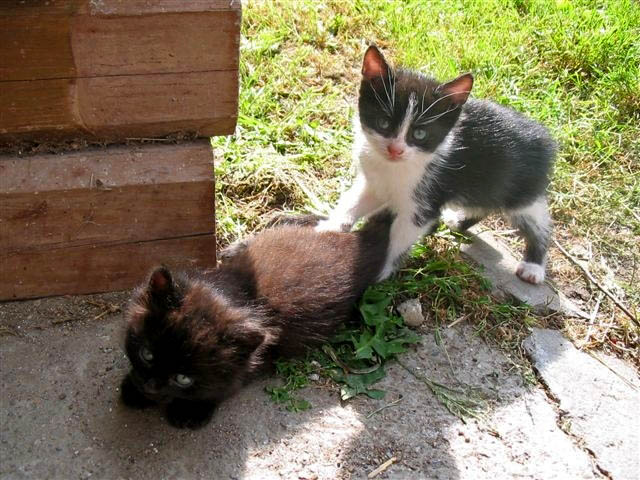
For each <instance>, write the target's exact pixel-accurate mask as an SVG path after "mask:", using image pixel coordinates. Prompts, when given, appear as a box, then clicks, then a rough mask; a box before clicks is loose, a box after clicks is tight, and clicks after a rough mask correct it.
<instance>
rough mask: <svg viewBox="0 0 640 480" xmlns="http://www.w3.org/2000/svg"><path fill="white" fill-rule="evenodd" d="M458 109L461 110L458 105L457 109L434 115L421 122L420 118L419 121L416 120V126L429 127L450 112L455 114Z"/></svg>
mask: <svg viewBox="0 0 640 480" xmlns="http://www.w3.org/2000/svg"><path fill="white" fill-rule="evenodd" d="M458 108H460V105H456V106H455V107H453V108H449V109H448V110H446V111H444V112H442V113H439V114H437V115H432V116H431V117H428V118H424V119H422V120H420V117H418V119H417V120H415V122H414V124H415V125H427V124H428V123H432V122H435V121H436V120H437V119H439V118H440V117H442V116H443V115H446V114H447V113H449V112H453V111H454V110H457V109H458Z"/></svg>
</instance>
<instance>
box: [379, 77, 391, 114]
mask: <svg viewBox="0 0 640 480" xmlns="http://www.w3.org/2000/svg"><path fill="white" fill-rule="evenodd" d="M380 80H382V86H383V87H384V93H385V95H386V96H387V101H388V103H387V105H388V106H389V108H390V109H391V111H392V112H393V106H392V105H391V97H389V91H388V90H387V82H385V81H384V77H383V76H382V74H380ZM389 88H391V85H389Z"/></svg>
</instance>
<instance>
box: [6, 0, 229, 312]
mask: <svg viewBox="0 0 640 480" xmlns="http://www.w3.org/2000/svg"><path fill="white" fill-rule="evenodd" d="M240 16H241V11H240V3H239V1H237V0H232V1H229V0H225V1H222V0H194V1H190V2H182V1H180V0H99V1H98V0H48V1H47V2H43V1H40V0H5V1H3V2H2V3H1V4H0V43H1V44H2V45H3V47H2V49H0V151H2V152H3V154H2V155H0V255H1V264H2V265H1V270H2V275H0V300H2V299H4V300H6V299H13V298H30V297H37V296H45V295H57V294H75V293H92V292H101V291H110V290H119V289H124V288H129V287H131V286H133V285H135V284H136V283H138V282H139V281H140V280H141V279H142V278H143V277H144V275H145V274H146V272H147V270H148V269H149V268H151V267H152V266H153V265H155V264H158V263H166V264H169V265H171V266H174V267H184V266H188V265H191V264H198V265H200V266H213V265H215V229H214V225H215V223H214V222H215V215H214V214H215V209H214V179H213V168H212V163H213V156H212V152H211V148H210V145H209V141H208V139H207V137H209V136H212V135H224V134H230V133H232V132H233V130H234V128H235V123H236V118H237V98H238V47H239V35H240ZM185 138H186V139H189V140H184V139H185ZM34 152H35V153H34ZM51 152H55V153H51Z"/></svg>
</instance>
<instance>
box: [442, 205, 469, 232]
mask: <svg viewBox="0 0 640 480" xmlns="http://www.w3.org/2000/svg"><path fill="white" fill-rule="evenodd" d="M441 218H442V221H443V222H444V224H445V225H446V226H447V227H449V230H451V231H454V232H459V231H460V230H461V227H462V222H463V221H464V213H463V212H461V211H459V210H453V209H451V208H445V209H443V210H442V215H441Z"/></svg>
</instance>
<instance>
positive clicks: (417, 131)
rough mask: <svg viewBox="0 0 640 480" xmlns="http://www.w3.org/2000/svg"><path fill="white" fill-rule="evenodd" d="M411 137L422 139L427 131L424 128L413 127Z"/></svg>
mask: <svg viewBox="0 0 640 480" xmlns="http://www.w3.org/2000/svg"><path fill="white" fill-rule="evenodd" d="M413 138H415V139H416V140H424V139H425V138H427V131H426V130H425V129H424V128H415V129H414V130H413Z"/></svg>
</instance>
